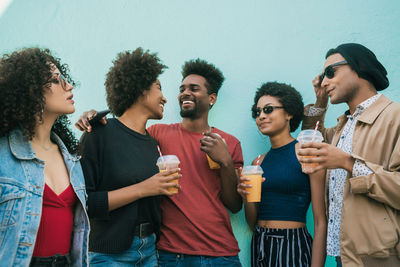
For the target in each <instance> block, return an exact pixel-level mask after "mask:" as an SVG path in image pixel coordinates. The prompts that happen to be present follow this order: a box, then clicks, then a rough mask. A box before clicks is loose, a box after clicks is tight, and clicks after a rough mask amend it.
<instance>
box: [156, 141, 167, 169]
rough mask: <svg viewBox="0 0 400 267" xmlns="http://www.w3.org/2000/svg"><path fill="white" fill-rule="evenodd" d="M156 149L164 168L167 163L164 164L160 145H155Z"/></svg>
mask: <svg viewBox="0 0 400 267" xmlns="http://www.w3.org/2000/svg"><path fill="white" fill-rule="evenodd" d="M157 150H158V154H160V158H161V162H162V163H163V165H164V168H165V169H166V168H167V165H166V164H165V161H164V157H163V155H162V153H161V149H160V146H157Z"/></svg>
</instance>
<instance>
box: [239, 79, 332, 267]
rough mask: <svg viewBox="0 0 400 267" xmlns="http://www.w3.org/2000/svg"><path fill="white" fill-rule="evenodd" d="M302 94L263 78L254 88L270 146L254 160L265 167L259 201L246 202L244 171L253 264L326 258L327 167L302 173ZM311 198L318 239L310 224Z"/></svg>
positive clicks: (315, 263)
mask: <svg viewBox="0 0 400 267" xmlns="http://www.w3.org/2000/svg"><path fill="white" fill-rule="evenodd" d="M303 111H304V105H303V101H302V97H301V95H300V94H299V92H297V91H296V90H295V89H294V88H293V87H291V86H289V85H287V84H283V83H277V82H268V83H265V84H263V85H262V86H261V87H260V88H259V89H258V90H257V92H256V95H255V98H254V104H253V108H252V112H253V118H254V119H255V120H256V124H257V127H258V129H259V130H260V132H261V133H262V134H263V135H266V136H268V138H269V140H270V142H271V149H270V151H269V152H268V153H265V154H264V155H262V156H261V157H260V158H258V159H255V160H254V161H253V164H254V165H255V164H260V165H261V167H262V168H263V171H264V174H263V176H264V177H265V179H266V180H265V181H264V182H263V184H262V193H261V202H260V203H255V202H247V201H246V195H247V194H248V192H246V191H245V190H246V188H247V187H248V185H246V184H245V183H244V182H245V181H246V180H248V178H246V177H240V183H239V185H238V193H239V194H241V195H242V197H243V202H244V207H245V214H246V220H247V223H248V225H249V226H250V228H251V229H252V230H253V231H254V232H253V239H252V246H251V248H252V253H251V264H252V266H286V267H296V266H303V267H305V266H312V267H323V266H324V262H325V246H326V245H325V242H326V217H325V206H324V184H325V175H324V171H322V172H321V171H320V172H317V173H315V174H312V175H309V176H308V175H306V174H304V173H302V170H301V165H300V163H299V162H298V158H297V155H296V150H297V148H298V143H297V141H296V140H295V139H294V138H293V137H292V135H291V134H290V133H291V132H294V131H295V130H296V129H297V128H298V126H299V125H300V122H301V120H302V117H303ZM310 200H311V202H312V211H313V215H314V242H312V239H311V236H310V234H309V233H308V231H307V228H306V224H305V222H306V213H307V209H308V207H309V205H310Z"/></svg>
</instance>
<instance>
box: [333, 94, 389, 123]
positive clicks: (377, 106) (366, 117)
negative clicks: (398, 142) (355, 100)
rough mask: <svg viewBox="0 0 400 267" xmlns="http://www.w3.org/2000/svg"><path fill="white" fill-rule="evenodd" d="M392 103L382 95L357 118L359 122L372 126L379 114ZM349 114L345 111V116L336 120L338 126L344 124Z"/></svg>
mask: <svg viewBox="0 0 400 267" xmlns="http://www.w3.org/2000/svg"><path fill="white" fill-rule="evenodd" d="M391 103H392V101H391V100H390V99H389V98H387V97H386V96H384V95H381V96H379V98H378V99H377V100H376V101H375V102H374V103H372V104H371V106H369V107H368V108H367V109H366V110H365V111H364V112H363V113H362V114H361V116H360V117H359V118H358V120H359V121H361V122H363V123H366V124H372V123H374V121H375V120H376V118H377V117H378V116H379V114H381V112H382V111H383V110H384V109H385V108H386V107H387V106H388V105H390V104H391ZM349 114H350V111H349V110H347V111H346V112H345V114H343V115H342V116H340V117H339V118H338V122H339V124H340V123H341V122H344V121H345V120H346V118H347V115H349Z"/></svg>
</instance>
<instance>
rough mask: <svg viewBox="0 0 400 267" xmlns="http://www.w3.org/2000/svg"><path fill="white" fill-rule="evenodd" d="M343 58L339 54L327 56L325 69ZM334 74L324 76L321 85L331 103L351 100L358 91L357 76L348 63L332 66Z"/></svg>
mask: <svg viewBox="0 0 400 267" xmlns="http://www.w3.org/2000/svg"><path fill="white" fill-rule="evenodd" d="M343 60H345V59H344V57H343V56H342V55H341V54H333V55H331V56H329V57H328V58H327V59H326V61H325V65H324V71H325V69H326V68H327V67H328V66H329V65H332V64H335V63H337V62H341V61H343ZM333 71H334V76H333V77H332V78H330V79H329V78H328V77H325V78H324V79H323V80H322V83H321V86H322V87H323V88H325V89H326V93H327V94H328V96H329V97H330V100H331V103H332V104H339V103H348V102H351V101H352V100H353V99H354V97H355V95H357V93H358V91H359V87H360V85H359V79H360V78H359V77H358V75H357V73H356V72H355V71H353V70H352V69H351V67H350V66H349V65H340V66H335V67H333Z"/></svg>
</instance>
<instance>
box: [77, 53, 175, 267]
mask: <svg viewBox="0 0 400 267" xmlns="http://www.w3.org/2000/svg"><path fill="white" fill-rule="evenodd" d="M165 67H166V66H164V65H162V64H161V63H160V60H159V59H158V58H157V56H156V55H155V54H150V53H149V52H148V51H143V50H142V49H141V48H138V49H136V50H135V51H133V52H123V53H120V54H119V55H118V57H117V59H116V60H115V61H114V65H113V67H112V68H111V69H110V71H109V72H108V74H107V79H106V83H105V85H106V93H107V104H108V106H109V108H110V110H111V112H112V113H113V114H114V115H115V116H116V117H117V118H114V119H109V120H108V122H107V124H106V125H100V124H98V125H97V126H96V127H94V128H93V129H89V133H85V134H84V136H83V137H82V140H81V151H82V159H81V162H82V167H83V171H84V175H85V180H86V188H87V192H88V213H89V218H90V226H91V232H90V236H89V251H90V252H89V259H90V265H93V266H96V265H98V266H107V265H111V266H114V265H113V264H117V265H118V266H125V265H126V266H136V264H137V263H140V264H141V266H157V258H156V250H155V242H156V238H157V237H158V234H159V228H160V223H161V214H160V205H159V200H160V199H159V198H160V196H159V195H168V196H169V195H171V193H170V192H169V191H168V188H169V187H171V186H175V187H178V185H177V184H175V183H170V182H169V181H170V180H172V179H176V178H179V177H180V175H179V174H175V175H171V176H168V175H170V174H172V173H175V172H177V171H178V169H175V170H171V171H167V172H163V173H159V172H158V168H157V166H156V161H157V158H158V151H157V143H156V141H155V140H154V139H153V138H152V137H151V136H150V135H149V133H148V132H147V131H146V123H147V121H148V120H149V119H161V118H162V116H163V110H164V104H165V103H166V102H167V101H166V99H165V98H164V97H163V94H162V92H161V84H160V81H159V80H158V79H157V77H158V76H159V75H160V74H161V73H162V72H163V69H164V68H165Z"/></svg>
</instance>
